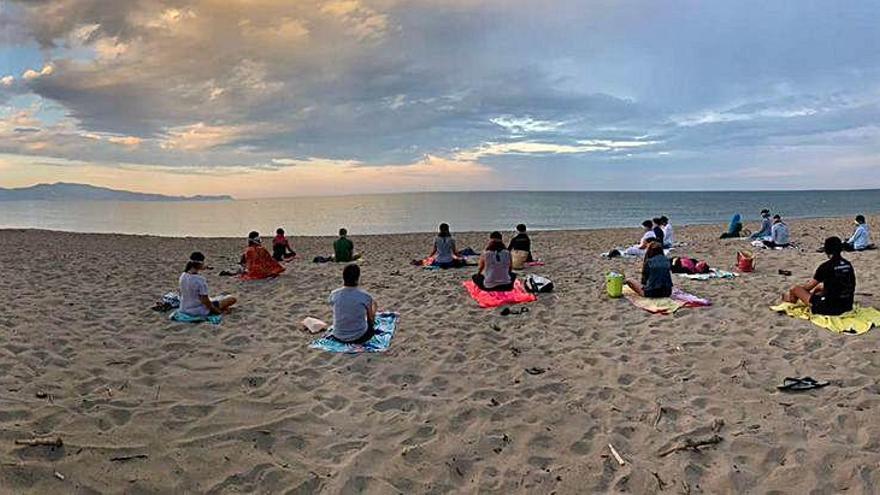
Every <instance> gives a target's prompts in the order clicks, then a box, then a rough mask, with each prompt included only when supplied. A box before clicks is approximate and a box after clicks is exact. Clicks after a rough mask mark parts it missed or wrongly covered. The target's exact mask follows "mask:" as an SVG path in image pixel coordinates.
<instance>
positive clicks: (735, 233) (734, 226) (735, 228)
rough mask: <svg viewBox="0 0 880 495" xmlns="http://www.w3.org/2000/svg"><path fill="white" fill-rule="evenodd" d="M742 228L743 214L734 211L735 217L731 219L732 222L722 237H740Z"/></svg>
mask: <svg viewBox="0 0 880 495" xmlns="http://www.w3.org/2000/svg"><path fill="white" fill-rule="evenodd" d="M742 229H743V224H742V215H740V214H739V213H734V215H733V217H732V218H731V219H730V224H729V225H728V226H727V232H724V233H722V234H721V239H731V238H737V237H740V236H741V235H742Z"/></svg>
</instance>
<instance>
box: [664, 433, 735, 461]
mask: <svg viewBox="0 0 880 495" xmlns="http://www.w3.org/2000/svg"><path fill="white" fill-rule="evenodd" d="M722 441H724V439H723V438H721V436H719V435H712V436H711V437H706V438H687V439H685V441H684V442H682V443H680V444H678V445H675V446H673V447H670V448H668V449H666V450H664V451H663V452H660V454H659V456H660V457H666V456H668V455H669V454H672V453H673V452H679V451H682V450H699V449H700V447H705V446H707V445H716V444H719V443H721V442H722Z"/></svg>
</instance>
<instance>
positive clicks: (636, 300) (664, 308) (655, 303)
mask: <svg viewBox="0 0 880 495" xmlns="http://www.w3.org/2000/svg"><path fill="white" fill-rule="evenodd" d="M623 296H624V297H626V298H627V300H629V302H631V303H632V304H633V306H635V307H637V308H640V309H643V310H645V311H647V312H649V313H654V314H661V315H671V314H672V313H675V312H676V311H678V310H679V309H681V308H699V307H703V306H711V305H712V303H711V302H710V301H709V300H708V299H703V298H701V297H697V296H695V295H693V294H688V293H687V292H685V291H683V290H681V289H679V288H678V287H673V288H672V295H671V296H669V297H655V298H651V297H642V296H640V295H638V294H636V293H635V292H634V291H633V290H632V289H630V288H629V287H628V286H625V287H624V288H623Z"/></svg>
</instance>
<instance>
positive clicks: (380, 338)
mask: <svg viewBox="0 0 880 495" xmlns="http://www.w3.org/2000/svg"><path fill="white" fill-rule="evenodd" d="M399 322H400V314H398V313H391V312H383V313H379V314H377V315H376V323H375V325H376V335H374V336H373V338H371V339H370V340H368V341H367V342H366V343H364V344H346V343H345V342H340V341H338V340H336V339H331V338H327V337H323V338H320V339H318V340H315V341H314V342H312V343H311V344H309V347H310V348H312V349H320V350H322V351H327V352H341V353H345V354H361V353H364V352H385V351H387V350H388V348H389V347H391V339H392V338H394V332H395V331H396V330H397V325H398V323H399ZM331 331H332V329H331ZM328 335H329V334H328Z"/></svg>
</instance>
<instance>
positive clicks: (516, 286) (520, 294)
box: [461, 279, 538, 308]
mask: <svg viewBox="0 0 880 495" xmlns="http://www.w3.org/2000/svg"><path fill="white" fill-rule="evenodd" d="M461 284H462V285H464V288H465V289H467V291H468V294H470V296H471V297H472V298H473V299H474V301H477V304H479V305H480V307H481V308H497V307H498V306H504V305H507V304H522V303H530V302H534V301H537V300H538V297H537V296H535V295H534V294H530V293H528V292H526V288H525V286H524V285H523V283H522V281H521V280H519V279H517V280H515V281H514V282H513V290H510V291H507V292H493V291H488V290H483V289H481V288H479V287H477V284H475V283H474V281H473V280H468V281H466V282H462V283H461Z"/></svg>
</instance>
